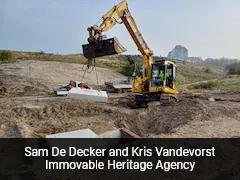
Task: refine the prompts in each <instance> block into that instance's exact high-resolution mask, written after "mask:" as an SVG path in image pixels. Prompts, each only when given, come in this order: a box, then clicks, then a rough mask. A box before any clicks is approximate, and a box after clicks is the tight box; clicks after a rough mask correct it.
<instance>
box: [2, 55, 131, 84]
mask: <svg viewBox="0 0 240 180" xmlns="http://www.w3.org/2000/svg"><path fill="white" fill-rule="evenodd" d="M85 69H86V66H83V65H82V64H74V63H59V62H48V61H31V60H28V61H19V62H16V63H9V64H1V66H0V71H4V73H5V74H7V75H15V76H21V77H27V78H32V79H34V81H36V82H39V83H44V84H45V85H47V86H49V87H52V86H56V85H59V84H60V85H65V84H67V83H68V82H69V81H70V80H78V81H80V80H82V78H83V74H84V70H85ZM97 76H98V80H99V83H100V84H103V83H104V81H109V80H112V81H120V80H124V79H126V77H125V76H123V75H122V74H120V73H117V72H115V71H111V70H109V69H104V68H99V67H97ZM83 81H85V82H87V83H88V84H90V85H97V80H96V72H95V70H93V71H92V72H91V73H87V72H86V74H85V76H84V78H83Z"/></svg>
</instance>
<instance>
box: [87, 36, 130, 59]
mask: <svg viewBox="0 0 240 180" xmlns="http://www.w3.org/2000/svg"><path fill="white" fill-rule="evenodd" d="M82 47H83V54H84V56H85V57H86V58H87V59H92V58H96V57H101V56H107V55H113V54H120V53H123V52H125V51H126V49H125V48H124V47H123V46H122V45H121V44H120V43H119V41H118V39H117V38H116V37H114V38H110V39H106V40H102V41H99V42H93V43H90V44H84V45H82Z"/></svg>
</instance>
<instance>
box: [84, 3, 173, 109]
mask: <svg viewBox="0 0 240 180" xmlns="http://www.w3.org/2000/svg"><path fill="white" fill-rule="evenodd" d="M122 23H123V24H124V25H125V27H126V28H127V30H128V32H129V34H130V35H131V37H132V39H133V41H134V43H135V44H136V46H137V48H138V50H139V51H140V53H141V55H142V59H143V67H142V68H141V71H140V73H139V74H138V75H137V76H136V77H135V78H134V80H133V82H132V92H133V93H134V96H135V98H134V99H135V103H136V105H138V106H147V105H148V103H150V102H153V101H160V102H161V103H162V104H164V105H166V104H169V103H171V102H172V100H174V101H175V100H176V96H175V95H176V94H177V89H176V87H175V83H176V64H175V63H174V62H173V61H171V60H169V59H163V58H159V59H158V60H154V59H153V51H152V50H151V49H150V48H149V46H148V44H147V43H146V41H145V40H144V38H143V36H142V34H141V33H140V31H139V29H138V27H137V24H136V22H135V20H134V18H133V16H132V15H131V13H130V11H129V8H128V3H127V1H126V0H124V1H122V2H120V3H119V4H118V5H115V6H114V7H113V8H112V9H110V10H109V11H108V12H107V13H106V14H105V15H103V16H102V22H101V23H100V25H97V24H95V25H93V26H91V27H89V28H88V29H87V30H88V32H89V37H88V44H84V45H82V48H83V54H84V56H85V57H86V58H87V59H88V67H90V66H91V65H92V62H93V60H94V61H95V58H97V57H101V56H106V55H114V54H120V53H123V52H125V51H126V49H125V48H124V47H123V46H122V45H121V44H120V43H119V41H118V39H117V38H116V37H114V38H110V39H107V36H106V34H104V33H106V32H107V31H109V30H110V29H111V28H112V27H114V26H115V25H116V24H122Z"/></svg>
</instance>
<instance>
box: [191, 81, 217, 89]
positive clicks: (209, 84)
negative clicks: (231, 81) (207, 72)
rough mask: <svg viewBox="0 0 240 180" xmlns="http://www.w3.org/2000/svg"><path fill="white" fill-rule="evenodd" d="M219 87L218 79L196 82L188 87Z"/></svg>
mask: <svg viewBox="0 0 240 180" xmlns="http://www.w3.org/2000/svg"><path fill="white" fill-rule="evenodd" d="M218 87H219V81H218V80H215V81H207V82H202V83H196V84H192V85H191V86H190V87H189V89H207V90H213V89H217V88H218Z"/></svg>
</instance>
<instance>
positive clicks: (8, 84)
mask: <svg viewBox="0 0 240 180" xmlns="http://www.w3.org/2000/svg"><path fill="white" fill-rule="evenodd" d="M29 67H30V70H29ZM81 67H82V65H77V64H68V63H59V62H40V61H20V62H17V63H12V64H2V65H0V109H1V110H0V127H1V128H0V137H44V136H45V135H47V134H53V133H58V132H66V131H71V130H77V129H83V128H90V129H92V130H93V131H95V132H96V133H103V132H106V131H109V130H112V129H114V128H119V127H125V128H127V129H129V130H131V131H133V132H134V133H136V134H138V135H140V136H142V137H240V94H219V93H218V94H216V93H213V94H186V95H184V94H180V95H179V101H178V102H176V103H175V104H173V105H171V106H161V105H152V106H150V107H149V108H145V109H130V108H129V107H128V106H127V105H126V102H127V101H128V100H127V97H128V96H131V95H129V94H109V101H108V102H107V103H99V102H90V101H89V102H88V101H82V100H75V99H68V98H64V97H55V96H54V95H53V92H52V90H51V88H52V87H53V86H55V85H57V84H66V83H67V82H68V81H69V80H70V79H77V76H79V74H80V75H81V74H83V70H82V69H81ZM98 69H99V70H98V76H99V80H100V79H101V80H100V83H103V81H104V80H110V79H111V80H116V81H118V80H122V79H124V78H125V77H124V76H122V75H120V74H119V73H116V72H114V71H110V70H107V69H102V68H98ZM85 81H86V82H88V83H89V84H93V85H94V82H96V74H95V73H92V74H88V75H87V76H86V79H85ZM209 97H213V98H215V99H216V101H209Z"/></svg>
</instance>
